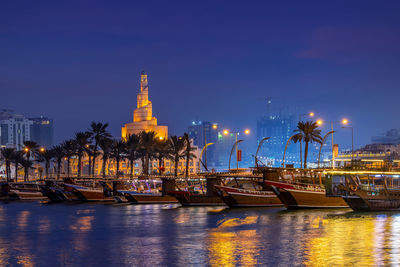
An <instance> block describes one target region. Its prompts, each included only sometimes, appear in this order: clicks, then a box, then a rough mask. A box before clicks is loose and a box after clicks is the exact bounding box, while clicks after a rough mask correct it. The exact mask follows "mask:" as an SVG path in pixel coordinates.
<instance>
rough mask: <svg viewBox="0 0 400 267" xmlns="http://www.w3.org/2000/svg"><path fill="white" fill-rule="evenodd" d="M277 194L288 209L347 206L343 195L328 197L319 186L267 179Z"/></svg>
mask: <svg viewBox="0 0 400 267" xmlns="http://www.w3.org/2000/svg"><path fill="white" fill-rule="evenodd" d="M266 183H267V185H269V186H272V190H273V191H274V193H275V194H276V196H277V197H278V198H279V199H280V200H281V201H282V203H283V204H284V205H285V206H286V207H287V208H288V209H298V208H346V207H348V205H347V203H346V202H345V201H344V200H343V198H342V197H327V196H326V194H325V190H323V189H321V188H320V187H317V186H309V187H308V188H309V189H307V187H304V188H302V187H296V186H294V185H292V184H289V183H282V182H275V181H266Z"/></svg>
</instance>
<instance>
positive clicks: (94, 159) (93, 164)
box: [92, 141, 98, 176]
mask: <svg viewBox="0 0 400 267" xmlns="http://www.w3.org/2000/svg"><path fill="white" fill-rule="evenodd" d="M97 146H98V144H97V141H95V143H94V147H93V162H92V175H93V176H94V166H95V162H96V152H97Z"/></svg>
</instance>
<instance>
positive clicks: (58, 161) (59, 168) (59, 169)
mask: <svg viewBox="0 0 400 267" xmlns="http://www.w3.org/2000/svg"><path fill="white" fill-rule="evenodd" d="M60 173H61V159H59V160H57V179H60Z"/></svg>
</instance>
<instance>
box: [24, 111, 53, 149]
mask: <svg viewBox="0 0 400 267" xmlns="http://www.w3.org/2000/svg"><path fill="white" fill-rule="evenodd" d="M29 120H31V121H32V125H31V136H30V139H31V141H35V142H36V143H38V144H39V145H40V146H43V147H46V148H50V147H52V146H53V120H52V119H49V118H47V117H43V116H41V117H38V118H29Z"/></svg>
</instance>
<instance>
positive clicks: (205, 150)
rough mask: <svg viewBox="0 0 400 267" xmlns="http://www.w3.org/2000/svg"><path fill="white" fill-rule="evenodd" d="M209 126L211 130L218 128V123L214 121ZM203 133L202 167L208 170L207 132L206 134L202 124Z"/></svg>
mask: <svg viewBox="0 0 400 267" xmlns="http://www.w3.org/2000/svg"><path fill="white" fill-rule="evenodd" d="M211 128H212V129H213V130H216V129H218V124H216V123H214V124H213V125H212V126H211ZM203 135H204V147H203V149H204V167H205V169H206V170H208V169H207V134H206V127H204V124H203Z"/></svg>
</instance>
